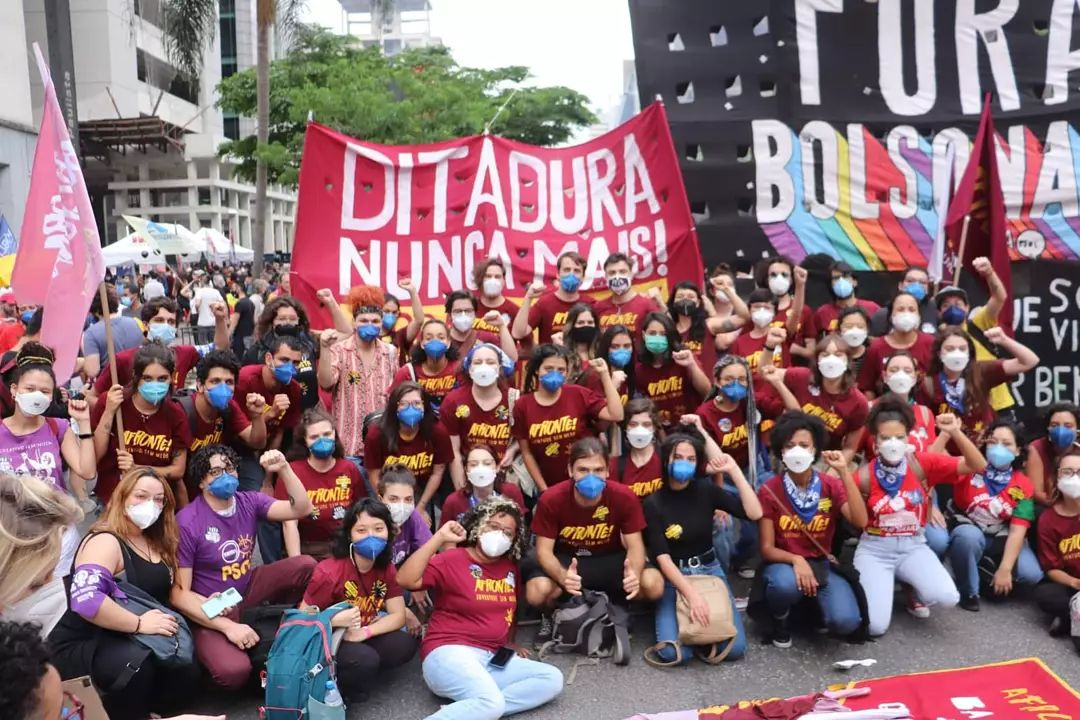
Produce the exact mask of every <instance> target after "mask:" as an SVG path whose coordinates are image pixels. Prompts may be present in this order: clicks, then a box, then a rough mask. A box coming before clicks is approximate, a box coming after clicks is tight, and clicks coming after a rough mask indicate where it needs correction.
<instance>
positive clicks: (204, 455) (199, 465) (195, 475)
mask: <svg viewBox="0 0 1080 720" xmlns="http://www.w3.org/2000/svg"><path fill="white" fill-rule="evenodd" d="M215 455H221V456H223V457H224V458H225V459H226V460H227V461H228V462H229V463H230V464H231V465H233V466H234V467H237V468H239V467H240V456H239V455H237V454H236V451H235V450H233V449H232V448H231V447H229V446H228V445H207V446H205V447H201V448H199V449H198V450H196V451H195V454H194V455H192V456H191V457H190V458H188V462H187V476H188V479H189V480H190V481H191V482H192V483H194V484H195V487H199V485H200V484H201V483H202V481H203V480H204V479H205V478H206V476H207V474H208V473H209V472H210V458H212V457H214V456H215Z"/></svg>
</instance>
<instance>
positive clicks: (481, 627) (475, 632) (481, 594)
mask: <svg viewBox="0 0 1080 720" xmlns="http://www.w3.org/2000/svg"><path fill="white" fill-rule="evenodd" d="M519 580H520V575H519V573H518V566H517V564H515V563H514V561H513V560H510V559H509V558H508V557H506V556H505V555H504V556H503V557H501V558H499V559H497V560H495V561H494V562H490V563H478V562H476V561H475V560H473V558H472V556H471V555H469V551H468V550H467V549H466V548H460V547H457V548H451V549H449V550H447V551H445V552H441V553H439V554H438V555H436V556H435V557H433V558H431V562H429V563H428V566H427V569H425V570H424V577H423V579H422V581H421V587H422V588H423V589H424V590H434V591H435V592H433V593H431V597H432V602H433V603H434V610H433V612H432V614H431V621H430V622H429V623H428V629H427V632H426V633H424V641H423V643H422V644H421V645H420V657H421V659H423V658H426V657H427V655H428V653H430V652H431V651H432V650H434V649H436V648H439V647H442V646H443V645H468V646H469V647H475V648H480V649H481V650H487V651H489V652H494V651H495V650H497V649H498V648H499V647H500V646H502V645H505V644H506V641H507V640H508V639H509V637H510V627H511V626H512V625H513V624H514V611H515V609H516V608H517V584H518V582H519Z"/></svg>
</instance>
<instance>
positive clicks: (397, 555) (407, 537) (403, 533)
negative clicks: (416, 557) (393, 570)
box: [393, 510, 431, 565]
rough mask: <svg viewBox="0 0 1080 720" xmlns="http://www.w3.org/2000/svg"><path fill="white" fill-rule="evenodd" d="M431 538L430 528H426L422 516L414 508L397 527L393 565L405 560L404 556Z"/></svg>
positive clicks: (410, 553)
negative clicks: (403, 522)
mask: <svg viewBox="0 0 1080 720" xmlns="http://www.w3.org/2000/svg"><path fill="white" fill-rule="evenodd" d="M430 539H431V529H430V528H428V526H427V523H426V522H424V518H422V517H420V513H418V512H417V511H416V510H413V511H412V515H410V516H409V519H408V520H406V521H405V524H404V525H402V526H401V527H400V528H398V536H397V537H396V538H394V557H393V561H394V565H400V564H401V563H403V562H405V558H407V557H409V556H410V555H412V554H413V553H414V552H416V551H417V550H419V549H420V546H421V545H423V544H424V543H426V542H427V541H428V540H430Z"/></svg>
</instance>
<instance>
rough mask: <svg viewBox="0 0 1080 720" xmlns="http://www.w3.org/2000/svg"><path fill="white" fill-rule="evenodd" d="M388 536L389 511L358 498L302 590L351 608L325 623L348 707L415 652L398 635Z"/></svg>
mask: <svg viewBox="0 0 1080 720" xmlns="http://www.w3.org/2000/svg"><path fill="white" fill-rule="evenodd" d="M309 412H310V411H309ZM343 462H346V463H348V461H343ZM349 464H350V465H351V463H349ZM394 533H395V529H394V523H393V520H391V518H390V510H389V508H387V507H386V506H385V505H383V504H382V503H381V502H379V501H378V500H376V499H374V498H362V499H361V500H360V501H359V502H357V503H356V504H354V505H352V506H351V507H350V508H349V510H348V511H347V512H346V513H345V517H344V518H343V519H342V522H341V525H340V526H339V527H338V529H337V531H336V532H335V533H334V537H333V540H332V543H331V554H332V557H328V558H326V559H325V560H323V561H322V562H320V563H319V564H318V565H317V566H316V567H315V572H314V573H312V575H311V583H310V584H309V585H308V587H307V590H306V591H305V592H304V600H303V604H304V605H313V606H315V607H316V608H321V609H326V608H328V607H330V606H332V605H335V604H337V603H341V602H345V603H349V605H351V607H350V608H349V609H348V610H342V611H341V612H339V613H337V614H336V615H334V617H333V619H332V620H331V622H330V625H331V627H333V628H335V629H344V631H345V635H344V638H343V639H342V642H341V645H340V646H339V647H338V650H337V653H336V654H335V656H334V660H335V666H336V669H337V682H338V689H339V690H340V691H341V694H342V696H343V697H344V698H345V700H346V701H347V702H350V703H352V702H361V701H363V700H365V699H366V698H367V695H368V693H369V691H370V690H372V689H373V688H375V687H377V686H378V681H379V680H380V678H379V677H378V675H379V673H380V672H381V671H383V670H389V669H392V668H396V667H400V666H401V665H404V664H405V663H407V662H409V660H411V659H412V657H413V655H415V654H416V648H417V642H416V639H415V638H413V637H412V636H411V635H409V634H408V633H403V632H399V631H400V630H401V629H402V628H404V627H405V612H406V611H405V600H404V598H403V597H402V593H401V587H400V586H399V585H398V582H397V571H396V569H395V568H394V564H393V563H392V562H391V555H392V553H393V545H392V544H391V541H392V540H393V537H394Z"/></svg>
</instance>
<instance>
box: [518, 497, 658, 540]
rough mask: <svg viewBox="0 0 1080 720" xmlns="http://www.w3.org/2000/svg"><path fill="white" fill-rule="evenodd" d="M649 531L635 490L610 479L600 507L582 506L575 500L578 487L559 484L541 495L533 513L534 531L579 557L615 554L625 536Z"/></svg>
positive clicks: (601, 498)
mask: <svg viewBox="0 0 1080 720" xmlns="http://www.w3.org/2000/svg"><path fill="white" fill-rule="evenodd" d="M644 529H645V513H643V512H642V510H641V502H639V501H638V499H637V496H636V495H634V493H633V491H632V490H631V489H630V488H628V487H626V486H625V485H622V484H620V483H618V482H612V481H611V480H609V481H608V482H607V483H606V484H605V486H604V492H603V494H602V495H601V496H600V502H599V504H597V505H595V506H593V507H582V506H581V505H578V502H577V500H575V499H574V484H573V483H570V482H565V483H559V484H558V485H555V486H554V487H552V488H551V489H550V490H548V491H547V492H546V493H544V494H543V495H541V496H540V501H539V502H538V503H537V504H536V510H535V511H534V514H533V522H532V531H533V532H534V533H535V534H536V535H537V536H538V537H543V538H550V539H552V540H554V541H555V550H556V552H560V553H569V554H571V555H576V554H577V553H578V551H581V550H585V551H587V552H589V553H591V554H593V555H596V554H600V553H608V552H615V551H616V550H618V549H619V548H621V547H622V536H623V535H630V534H632V533H636V532H641V531H642V530H644Z"/></svg>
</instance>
